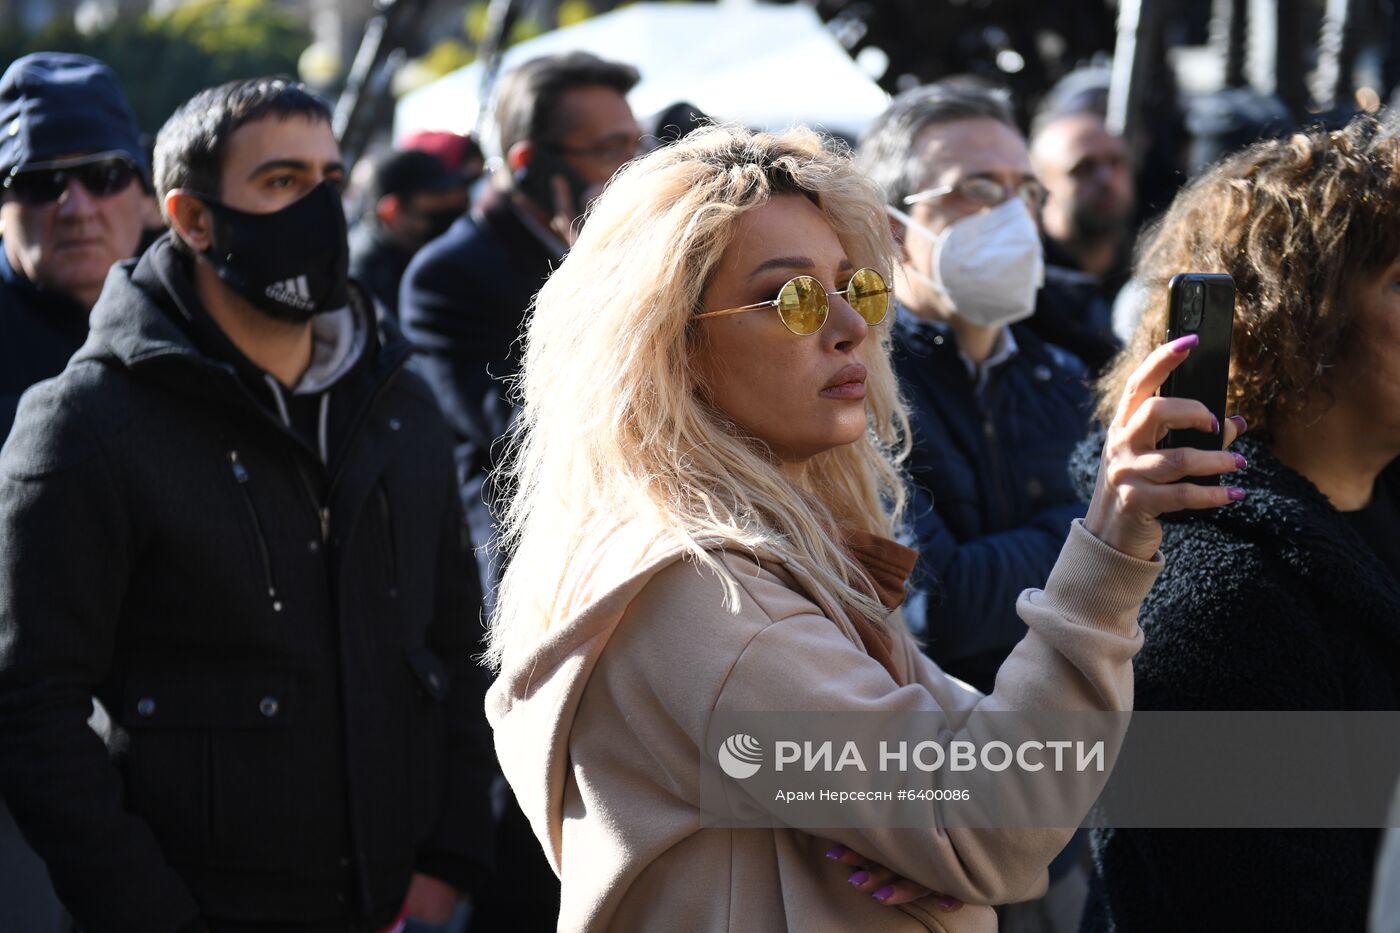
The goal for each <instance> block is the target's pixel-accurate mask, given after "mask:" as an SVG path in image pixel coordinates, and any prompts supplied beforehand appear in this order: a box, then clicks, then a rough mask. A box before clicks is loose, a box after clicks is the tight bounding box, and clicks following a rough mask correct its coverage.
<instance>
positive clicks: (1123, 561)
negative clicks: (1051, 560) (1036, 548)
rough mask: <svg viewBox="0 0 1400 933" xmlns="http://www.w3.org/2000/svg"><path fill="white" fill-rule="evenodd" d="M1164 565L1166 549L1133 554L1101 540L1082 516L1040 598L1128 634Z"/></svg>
mask: <svg viewBox="0 0 1400 933" xmlns="http://www.w3.org/2000/svg"><path fill="white" fill-rule="evenodd" d="M1163 565H1164V563H1163V560H1162V552H1161V551H1158V552H1157V553H1156V554H1154V555H1152V559H1151V560H1142V559H1140V558H1137V557H1130V556H1129V555H1127V554H1124V553H1123V552H1122V551H1119V550H1117V549H1116V548H1114V547H1112V546H1110V545H1107V544H1105V543H1104V542H1102V541H1100V540H1099V539H1098V538H1096V537H1095V536H1094V534H1093V533H1092V532H1090V531H1089V530H1088V529H1086V528H1085V527H1084V520H1083V519H1078V518H1077V519H1075V520H1074V521H1073V522H1072V523H1071V524H1070V530H1069V537H1068V538H1067V539H1066V540H1065V546H1064V547H1063V548H1062V549H1061V550H1060V556H1059V559H1058V560H1056V561H1055V566H1054V567H1053V568H1052V569H1051V571H1050V579H1048V580H1047V581H1046V582H1045V590H1044V593H1043V595H1042V597H1041V599H1040V600H1039V602H1040V604H1041V605H1042V606H1044V607H1046V608H1049V609H1051V610H1053V611H1055V612H1058V613H1059V614H1061V615H1063V616H1064V617H1065V618H1067V619H1072V620H1074V621H1075V622H1077V623H1079V624H1081V625H1088V626H1090V627H1093V628H1099V629H1105V630H1107V631H1116V632H1122V633H1124V634H1127V633H1130V632H1132V631H1133V628H1134V626H1135V625H1137V616H1138V609H1139V608H1140V607H1141V606H1142V601H1143V599H1145V598H1146V597H1147V591H1148V590H1150V589H1152V584H1153V583H1154V582H1156V580H1157V575H1158V574H1159V573H1161V572H1162V567H1163Z"/></svg>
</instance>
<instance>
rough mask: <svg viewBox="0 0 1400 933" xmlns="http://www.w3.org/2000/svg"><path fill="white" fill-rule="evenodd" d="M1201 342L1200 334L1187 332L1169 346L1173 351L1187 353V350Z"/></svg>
mask: <svg viewBox="0 0 1400 933" xmlns="http://www.w3.org/2000/svg"><path fill="white" fill-rule="evenodd" d="M1200 342H1201V335H1200V334H1187V335H1186V336H1185V337H1178V338H1176V339H1175V340H1173V341H1172V342H1171V343H1169V344H1167V346H1169V347H1171V348H1172V352H1173V353H1185V352H1186V351H1187V350H1189V349H1191V348H1192V347H1194V346H1195V345H1196V344H1198V343H1200Z"/></svg>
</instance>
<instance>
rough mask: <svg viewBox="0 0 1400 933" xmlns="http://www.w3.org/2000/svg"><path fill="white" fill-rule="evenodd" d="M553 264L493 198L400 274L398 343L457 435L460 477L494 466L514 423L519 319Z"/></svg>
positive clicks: (552, 257) (501, 199)
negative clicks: (512, 381) (403, 340)
mask: <svg viewBox="0 0 1400 933" xmlns="http://www.w3.org/2000/svg"><path fill="white" fill-rule="evenodd" d="M559 258H560V257H559V256H557V255H555V254H553V253H551V252H550V251H549V250H548V249H546V248H545V246H544V244H543V243H541V242H540V240H539V239H538V238H536V236H535V235H534V234H533V233H531V232H530V230H529V229H528V228H527V227H526V226H525V225H524V223H522V222H521V220H520V218H519V217H518V216H517V215H516V213H515V210H514V209H513V208H512V207H511V205H510V203H509V202H508V201H507V200H506V199H505V197H503V196H502V195H501V194H500V193H499V192H496V191H492V192H490V193H489V194H488V195H487V196H486V197H485V198H483V199H482V200H481V202H480V203H479V204H477V205H476V206H475V207H474V208H473V209H472V210H471V211H470V212H469V213H467V214H464V215H463V216H462V217H460V218H458V219H457V221H456V222H454V223H453V224H452V226H451V227H449V228H448V230H447V232H446V233H444V234H443V235H442V236H440V237H438V238H437V239H436V240H433V241H432V242H431V243H429V244H428V245H427V246H425V247H423V248H422V249H421V250H419V251H418V254H417V255H416V256H414V257H413V261H412V262H411V263H409V266H408V271H407V272H406V273H404V278H403V285H402V288H401V291H400V295H399V309H400V310H399V314H400V318H401V320H402V321H403V328H404V335H405V336H406V337H408V339H409V340H410V341H412V343H413V345H414V347H416V348H417V349H418V350H419V352H420V353H421V361H420V363H418V364H416V365H418V366H419V368H420V370H421V372H422V373H423V376H424V378H426V379H427V381H428V385H430V386H431V387H432V389H433V393H434V394H435V395H436V396H437V398H438V401H439V402H440V403H441V405H442V409H443V414H444V415H445V416H446V417H447V423H448V424H449V425H450V426H451V427H452V430H453V432H454V433H455V434H456V435H457V441H458V449H457V461H458V466H459V468H460V469H461V470H462V471H463V473H464V475H471V476H481V475H484V474H485V473H486V472H487V471H488V470H490V469H491V468H492V467H493V466H494V465H495V457H494V455H493V453H492V450H491V445H492V443H493V442H494V441H495V440H496V439H497V438H498V437H500V436H501V435H503V434H504V433H505V432H506V428H507V427H508V426H509V425H510V418H511V406H510V403H509V402H508V401H506V388H505V384H504V383H503V382H502V380H503V379H505V378H507V377H510V376H513V375H514V374H515V373H516V372H517V371H518V370H519V368H520V354H521V352H522V350H523V344H522V341H521V336H522V333H523V325H524V323H525V312H526V311H527V310H528V309H529V307H530V302H531V300H532V299H533V298H534V297H535V293H536V292H537V291H539V290H540V287H541V286H542V285H544V283H545V279H547V278H549V273H550V270H551V266H552V264H553V265H557V264H558V260H559Z"/></svg>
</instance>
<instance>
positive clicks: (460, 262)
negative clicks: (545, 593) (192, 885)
mask: <svg viewBox="0 0 1400 933" xmlns="http://www.w3.org/2000/svg"><path fill="white" fill-rule="evenodd" d="M558 260H559V256H557V255H555V254H554V253H552V252H550V251H549V250H548V249H547V248H546V247H545V245H544V244H543V243H542V242H541V241H540V239H539V238H538V237H536V236H535V234H534V233H532V232H531V231H530V229H529V228H528V227H526V226H525V224H524V223H523V222H522V221H521V219H520V217H519V216H518V215H517V214H516V212H515V210H514V209H513V208H512V207H511V205H510V203H509V202H508V201H507V200H506V199H505V197H504V196H503V195H502V194H501V193H500V192H498V191H495V190H492V191H490V192H488V194H487V195H486V196H485V197H484V198H482V199H481V201H479V202H478V203H476V204H475V205H473V207H472V210H471V211H470V212H469V213H467V214H465V215H463V216H462V217H460V218H458V219H457V221H456V222H454V223H453V224H452V226H451V227H449V228H448V230H447V232H446V233H444V234H443V235H442V236H440V237H438V238H437V239H436V240H434V241H433V242H431V243H429V244H428V245H427V246H425V247H423V248H422V249H421V250H419V251H418V253H417V255H415V256H414V257H413V261H412V262H411V263H409V266H408V271H407V272H406V273H404V277H403V285H402V287H401V289H400V293H399V318H400V320H401V321H402V322H403V328H404V334H405V336H407V337H408V339H409V340H411V341H412V342H413V345H414V347H415V349H416V350H417V351H418V356H417V358H416V359H415V361H414V366H415V368H416V369H417V370H418V372H420V373H421V374H422V375H423V377H424V379H426V380H427V383H428V385H429V386H431V387H432V390H433V395H435V396H436V397H437V400H438V404H439V405H441V406H442V411H443V414H444V416H445V417H446V418H447V423H448V425H449V426H450V427H451V428H452V433H453V434H454V435H455V437H456V445H457V446H456V456H457V475H458V479H459V481H460V482H461V495H462V509H463V512H464V513H465V514H466V518H467V524H468V525H469V526H470V528H471V535H472V544H473V545H475V546H476V548H477V551H476V553H477V565H478V568H479V570H480V577H481V580H482V584H483V589H484V590H485V592H486V599H487V605H488V607H489V605H490V602H491V599H492V595H493V593H494V591H495V589H496V585H497V582H498V580H499V574H500V571H501V566H502V565H501V560H500V558H499V556H498V555H497V554H496V552H495V551H494V549H493V547H492V542H493V540H494V534H495V530H494V522H493V517H492V513H491V504H490V503H489V502H488V499H490V500H495V499H499V498H502V497H504V496H507V495H509V493H508V491H505V490H500V489H497V488H495V484H493V483H488V482H487V479H488V477H490V476H491V475H492V474H493V472H494V470H495V467H496V460H497V456H498V454H499V449H498V447H499V445H496V444H495V442H496V440H497V439H498V438H500V437H501V436H502V435H504V434H505V433H506V430H507V428H508V427H509V426H510V422H511V418H512V415H513V411H514V410H513V407H512V406H511V403H510V402H509V400H508V399H507V387H506V383H505V382H504V379H505V378H507V377H509V376H513V375H515V374H516V373H517V372H518V371H519V369H520V355H521V352H522V351H523V339H522V338H523V332H524V325H525V317H526V312H527V311H528V309H529V307H530V303H531V301H532V300H533V299H534V297H535V293H536V292H538V291H539V290H540V287H541V286H542V285H544V283H545V280H546V279H547V278H549V273H550V271H551V268H552V265H557V263H558ZM501 790H502V793H503V794H504V795H509V790H508V789H507V788H505V786H504V781H503V782H502V786H501ZM498 826H499V830H500V831H499V833H498V837H497V845H498V848H497V850H496V874H494V875H493V876H492V878H491V882H490V885H489V888H488V890H487V891H486V892H485V895H484V896H483V897H482V898H480V899H478V901H477V902H476V904H475V906H474V908H473V920H472V928H473V930H474V931H475V930H477V929H483V930H494V929H507V928H511V929H520V930H536V929H551V930H552V929H553V928H554V925H555V919H556V918H557V916H558V913H559V910H558V908H559V882H558V880H557V879H556V878H555V877H554V873H553V870H552V869H551V868H550V867H549V863H548V861H546V860H545V857H544V853H543V851H542V850H541V849H540V847H539V846H538V845H537V844H536V843H535V840H534V836H533V834H532V833H531V831H530V828H529V827H530V824H529V823H528V822H527V821H526V819H525V815H524V814H523V813H522V812H521V811H520V808H519V807H518V806H517V805H516V804H515V800H514V798H513V797H511V798H509V799H508V800H506V801H505V805H504V807H503V810H502V812H501V815H500V822H499V823H498Z"/></svg>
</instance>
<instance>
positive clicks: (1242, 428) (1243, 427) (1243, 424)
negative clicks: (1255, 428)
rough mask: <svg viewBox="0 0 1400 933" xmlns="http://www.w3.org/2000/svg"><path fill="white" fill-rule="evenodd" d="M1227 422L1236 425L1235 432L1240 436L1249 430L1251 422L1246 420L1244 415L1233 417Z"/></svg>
mask: <svg viewBox="0 0 1400 933" xmlns="http://www.w3.org/2000/svg"><path fill="white" fill-rule="evenodd" d="M1225 420H1227V421H1233V422H1234V423H1235V430H1236V431H1237V432H1238V433H1240V434H1243V433H1244V432H1246V431H1248V430H1249V422H1248V421H1245V420H1244V416H1243V415H1231V416H1230V417H1229V418H1227V419H1225Z"/></svg>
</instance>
